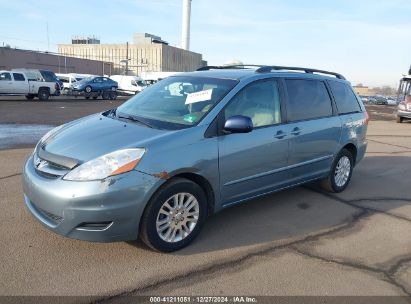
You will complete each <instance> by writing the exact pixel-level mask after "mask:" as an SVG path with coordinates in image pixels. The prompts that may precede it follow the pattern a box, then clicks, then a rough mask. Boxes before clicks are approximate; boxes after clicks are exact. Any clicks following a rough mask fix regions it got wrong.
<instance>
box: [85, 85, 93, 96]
mask: <svg viewBox="0 0 411 304" xmlns="http://www.w3.org/2000/svg"><path fill="white" fill-rule="evenodd" d="M91 91H92V89H91V87H90V86H86V87H85V88H84V92H86V93H87V94H90V93H91Z"/></svg>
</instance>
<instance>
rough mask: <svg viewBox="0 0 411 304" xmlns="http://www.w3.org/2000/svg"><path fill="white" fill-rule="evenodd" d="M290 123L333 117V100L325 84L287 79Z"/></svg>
mask: <svg viewBox="0 0 411 304" xmlns="http://www.w3.org/2000/svg"><path fill="white" fill-rule="evenodd" d="M285 83H286V87H287V93H288V104H287V112H288V119H289V120H290V121H298V120H309V119H316V118H322V117H328V116H331V115H332V104H331V98H330V95H329V94H328V91H327V88H326V86H325V84H324V82H322V81H319V80H303V79H286V80H285Z"/></svg>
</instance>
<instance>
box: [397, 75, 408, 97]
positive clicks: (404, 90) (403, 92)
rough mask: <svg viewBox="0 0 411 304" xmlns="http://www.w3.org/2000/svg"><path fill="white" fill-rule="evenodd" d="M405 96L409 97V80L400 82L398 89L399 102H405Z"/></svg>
mask: <svg viewBox="0 0 411 304" xmlns="http://www.w3.org/2000/svg"><path fill="white" fill-rule="evenodd" d="M407 95H408V96H409V95H411V79H403V80H401V82H400V87H399V89H398V98H399V99H400V100H405V98H406V96H407Z"/></svg>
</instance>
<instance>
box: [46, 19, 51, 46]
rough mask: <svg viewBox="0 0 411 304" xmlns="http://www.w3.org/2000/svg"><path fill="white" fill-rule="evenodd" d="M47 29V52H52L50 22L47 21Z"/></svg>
mask: <svg viewBox="0 0 411 304" xmlns="http://www.w3.org/2000/svg"><path fill="white" fill-rule="evenodd" d="M46 30H47V52H50V36H49V22H48V21H47V22H46Z"/></svg>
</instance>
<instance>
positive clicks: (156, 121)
mask: <svg viewBox="0 0 411 304" xmlns="http://www.w3.org/2000/svg"><path fill="white" fill-rule="evenodd" d="M237 83H238V81H237V80H232V79H218V78H208V77H192V76H191V77H190V76H172V77H168V78H166V79H164V80H162V81H159V82H158V83H156V84H155V85H152V86H150V87H149V88H147V89H145V90H143V91H142V92H141V93H140V94H138V95H136V96H134V97H133V98H131V99H129V100H128V101H127V102H126V103H124V104H123V105H121V106H120V107H119V108H118V109H117V112H118V113H119V115H122V116H124V114H126V115H131V116H133V117H135V118H138V119H139V120H143V121H145V122H147V123H149V124H150V125H151V126H153V127H158V128H164V129H182V128H187V127H190V126H193V125H196V124H197V123H198V122H199V121H200V120H201V119H202V118H203V117H204V116H205V115H206V114H207V113H208V112H209V111H210V110H211V108H212V107H213V106H214V105H215V104H216V103H217V102H219V101H220V100H221V99H222V98H223V97H224V96H225V95H226V94H227V93H228V92H229V91H230V90H231V89H232V88H233V87H234V86H235V85H236V84H237ZM209 87H213V88H212V89H208V88H209Z"/></svg>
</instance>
